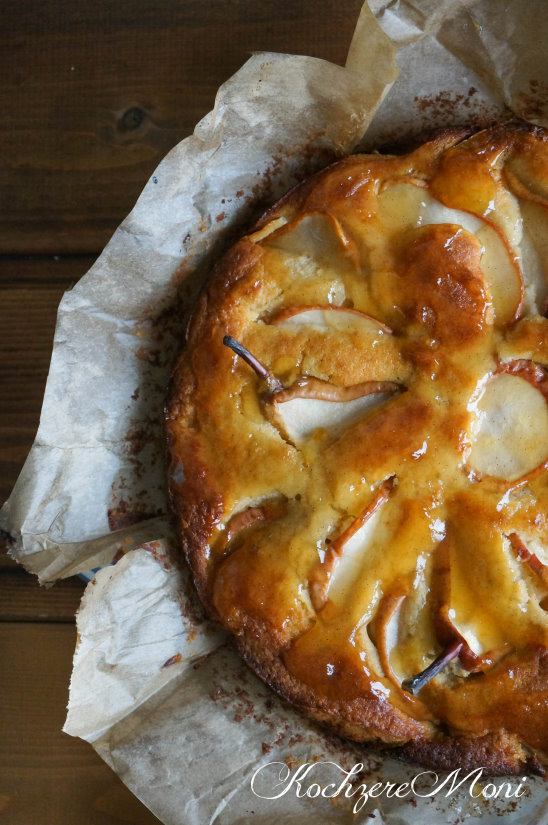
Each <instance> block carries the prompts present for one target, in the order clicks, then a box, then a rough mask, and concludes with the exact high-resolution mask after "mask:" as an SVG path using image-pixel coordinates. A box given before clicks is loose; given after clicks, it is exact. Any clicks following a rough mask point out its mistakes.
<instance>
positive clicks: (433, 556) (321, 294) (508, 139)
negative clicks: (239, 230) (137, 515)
mask: <svg viewBox="0 0 548 825" xmlns="http://www.w3.org/2000/svg"><path fill="white" fill-rule="evenodd" d="M547 198H548V135H547V133H546V132H544V131H543V130H541V129H539V128H536V127H529V126H526V125H506V126H500V127H497V128H493V129H490V130H486V131H483V132H479V133H477V134H475V135H473V136H471V137H468V136H467V135H466V133H465V132H464V131H463V130H458V129H456V130H450V131H447V132H445V133H443V134H440V135H438V136H437V137H436V138H435V139H433V140H431V141H429V142H428V143H426V144H424V145H423V146H421V147H420V148H419V149H417V150H416V151H414V152H412V153H411V154H409V155H406V156H404V157H399V156H383V155H377V154H374V155H355V156H351V157H348V158H346V159H344V160H342V161H340V162H338V163H335V164H333V165H332V166H330V167H328V168H327V169H324V170H323V171H321V172H319V173H318V174H316V175H315V176H314V177H312V178H311V179H309V180H308V181H306V182H305V183H303V184H301V185H300V186H298V187H296V188H295V189H294V190H292V191H291V192H290V193H288V194H287V195H286V196H285V197H284V198H283V199H282V200H281V201H280V202H279V203H278V204H277V205H276V206H274V207H273V208H272V209H271V210H270V211H269V212H268V213H267V214H266V215H265V216H264V217H263V218H262V219H261V221H260V222H259V224H258V225H257V226H256V227H255V228H254V230H253V232H252V233H250V234H249V235H247V236H246V237H244V238H242V239H241V240H240V241H239V242H238V243H236V244H235V246H233V247H232V249H231V250H230V251H229V252H228V253H227V254H226V255H225V256H224V258H223V259H222V260H221V261H220V262H219V264H218V266H217V267H216V269H215V271H214V272H213V274H212V276H211V278H210V280H209V283H208V284H207V287H206V289H205V290H204V292H203V293H202V295H201V298H200V300H199V302H198V305H197V307H196V310H195V312H194V314H193V317H192V319H191V323H190V325H189V329H188V335H187V345H186V348H185V351H184V352H183V354H182V356H181V358H180V360H179V362H178V364H177V368H176V370H175V373H174V376H173V381H172V386H171V390H170V397H169V402H168V406H167V413H166V418H167V431H168V442H169V457H170V461H169V486H170V494H171V498H172V503H173V508H174V511H175V513H176V515H177V517H178V522H179V525H180V535H181V542H182V546H183V549H184V552H185V555H186V558H187V560H188V563H189V565H190V567H191V569H192V572H193V576H194V580H195V583H196V587H197V590H198V593H199V595H200V598H201V600H202V602H203V603H204V605H205V607H206V609H207V610H208V612H209V613H210V615H211V616H213V617H214V618H216V619H217V620H218V621H219V622H221V624H222V625H223V626H224V627H225V628H227V629H228V630H230V631H231V632H232V633H233V634H234V636H235V638H236V640H237V644H238V646H239V648H240V651H241V653H242V655H243V656H244V658H245V660H246V661H247V662H248V663H249V665H250V666H251V667H252V668H253V669H254V670H255V671H256V672H257V673H258V675H259V676H260V677H261V678H262V679H264V681H265V682H267V683H268V684H269V685H271V686H272V687H273V688H274V689H275V690H276V691H277V692H278V693H279V694H280V695H281V696H283V697H284V698H286V699H287V700H289V701H290V702H292V703H293V704H294V705H296V706H297V707H298V708H299V709H301V710H302V711H303V712H304V713H306V714H307V715H309V716H310V717H312V718H314V719H317V720H319V721H321V722H324V723H327V724H328V725H330V726H331V727H332V728H334V729H335V730H336V731H337V732H339V733H340V734H342V735H344V736H347V737H350V738H352V739H354V740H357V741H363V742H373V743H378V744H379V745H381V746H383V747H386V746H390V747H399V748H400V749H401V753H402V754H403V755H405V756H406V757H409V758H412V759H415V760H417V761H419V762H421V763H423V764H427V765H432V766H437V767H442V768H454V767H459V766H460V767H465V768H472V767H480V766H481V767H484V768H486V769H487V770H488V771H490V772H491V773H493V774H496V773H500V774H504V773H515V772H518V771H521V770H523V767H524V765H525V764H526V763H527V761H528V760H531V759H532V760H533V763H534V764H535V765H537V766H540V765H542V764H543V763H546V760H547V759H548V693H547V687H548V651H547V647H548V612H547V611H548V555H547V541H546V538H547V511H548V508H547V504H548V495H547V493H548V488H547V481H548V475H547V472H546V467H547V463H548V405H547V398H548V380H547V377H546V375H547V374H546V369H547V368H548V321H547V320H546V319H545V317H544V309H545V305H546V304H545V302H546V295H547V293H548V288H547V283H548V242H547V241H546V237H548V211H547V210H548V200H547ZM227 335H228V336H232V339H231V340H229V341H227V342H225V343H227V344H228V346H227V345H225V344H223V339H224V338H225V336H227ZM233 339H235V340H236V342H240V343H241V344H242V345H243V346H244V347H245V350H244V351H243V354H242V351H241V350H240V351H239V352H240V354H236V352H235V351H233V349H231V348H230V347H231V346H232V347H235V346H236V345H235V344H234V340H233ZM246 352H247V353H249V354H250V355H249V357H248V358H247V363H246V357H247V356H246ZM529 764H531V762H529Z"/></svg>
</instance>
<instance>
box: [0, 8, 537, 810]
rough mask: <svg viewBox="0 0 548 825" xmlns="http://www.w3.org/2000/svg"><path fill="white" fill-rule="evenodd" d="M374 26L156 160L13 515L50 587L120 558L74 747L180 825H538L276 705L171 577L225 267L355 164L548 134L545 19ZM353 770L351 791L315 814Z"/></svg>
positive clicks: (226, 88) (57, 361) (492, 17)
mask: <svg viewBox="0 0 548 825" xmlns="http://www.w3.org/2000/svg"><path fill="white" fill-rule="evenodd" d="M369 5H370V7H371V10H372V11H373V12H374V14H375V16H376V18H377V21H378V24H377V23H376V22H375V20H374V19H373V16H372V13H371V10H370V8H369V6H368V5H367V4H365V5H364V8H363V10H362V13H361V15H360V17H359V20H358V22H357V26H356V32H355V35H354V39H353V41H352V44H351V47H350V51H349V55H348V61H347V64H346V67H345V68H342V67H338V66H334V65H332V64H329V63H326V62H325V61H321V60H318V59H313V58H307V57H296V56H288V55H275V54H258V55H255V56H254V57H252V58H251V59H250V60H249V61H248V62H247V63H246V64H245V65H244V66H243V67H242V69H240V71H239V72H238V73H237V74H236V75H234V77H232V78H230V79H229V80H228V81H227V82H226V83H225V84H224V85H223V86H222V87H221V89H220V90H219V92H218V95H217V99H216V103H215V108H214V110H213V111H212V112H211V113H210V114H209V115H207V116H206V117H205V118H204V119H203V120H202V121H201V122H200V123H199V124H198V126H197V127H196V130H195V132H194V135H192V136H191V137H189V138H187V139H186V140H184V141H183V142H182V143H181V144H179V145H178V146H177V147H175V148H174V149H173V150H172V151H171V152H170V153H169V154H168V155H167V157H166V158H165V159H164V160H163V161H162V163H161V164H160V166H159V167H158V169H157V170H156V171H155V173H154V175H153V176H152V177H151V179H150V180H149V181H148V183H147V185H146V187H145V189H144V191H143V193H142V195H141V197H140V198H139V201H138V202H137V204H136V206H135V209H134V210H133V212H132V213H131V214H130V215H129V217H128V218H127V219H126V220H125V221H124V222H123V223H122V225H121V226H120V227H119V229H118V230H117V232H116V233H115V235H114V236H113V238H112V240H111V242H110V243H109V244H108V246H107V247H106V249H105V251H104V252H103V254H102V255H101V256H100V258H99V259H98V261H97V262H96V264H95V265H94V266H93V267H92V269H91V270H90V271H89V272H88V274H87V275H86V276H84V278H82V279H81V280H80V281H79V283H78V284H77V285H76V286H75V287H74V288H73V289H72V290H71V291H70V292H68V293H67V294H66V295H65V297H64V298H63V301H62V303H61V306H60V309H59V316H58V323H57V329H56V333H55V341H54V352H53V357H52V363H51V368H50V373H49V377H48V383H47V387H46V393H45V398H44V405H43V410H42V417H41V422H40V427H39V430H38V434H37V437H36V441H35V444H34V446H33V448H32V450H31V452H30V454H29V457H28V460H27V462H26V464H25V467H24V468H23V471H22V473H21V476H20V478H19V480H18V482H17V485H16V487H15V489H14V491H13V494H12V496H11V497H10V499H9V501H8V502H7V503H6V504H5V505H4V508H3V509H2V511H1V514H0V527H1V528H3V529H4V530H6V531H7V532H9V533H10V534H11V536H12V539H13V554H14V556H15V557H16V558H17V559H18V560H20V561H21V562H22V563H23V564H24V565H25V566H26V567H27V569H29V570H31V571H32V572H35V573H36V574H37V575H38V576H39V577H40V580H41V581H42V582H53V581H54V580H55V579H57V578H59V577H63V576H68V575H72V574H74V573H76V572H79V571H82V570H87V569H89V568H95V567H100V566H103V565H109V564H110V563H111V562H112V561H113V559H119V560H118V562H117V563H116V564H115V565H114V566H108V567H105V568H104V569H102V570H100V572H99V573H98V574H97V577H96V579H95V580H94V582H93V583H92V584H90V585H89V586H88V589H87V590H86V593H85V596H84V599H83V602H82V606H81V609H80V611H79V614H78V632H79V643H78V647H77V651H76V654H75V663H74V673H73V678H72V682H71V691H70V702H69V712H68V718H67V722H66V727H65V729H66V730H67V732H69V733H71V734H73V735H77V736H81V737H83V738H84V739H87V740H88V741H90V742H92V743H93V745H94V747H95V748H96V750H97V751H98V752H99V753H100V754H101V756H102V757H103V758H104V759H105V760H106V761H107V762H108V763H109V764H110V765H111V766H112V767H113V768H114V770H115V771H116V772H117V773H118V774H119V775H120V776H121V777H122V779H123V780H124V781H125V782H126V784H128V786H129V787H130V788H131V789H132V790H133V791H134V792H135V793H136V795H137V796H139V797H140V798H141V799H142V800H143V801H144V802H145V804H147V805H148V806H149V807H150V808H151V809H152V810H153V811H154V812H155V813H156V814H157V815H158V816H159V817H160V818H161V819H162V821H164V822H165V823H166V825H183V823H184V825H194V823H196V825H198V823H199V825H203V823H211V824H212V825H213V823H216V824H217V823H218V825H236V823H245V822H248V821H253V822H260V823H265V825H266V823H271V822H282V821H283V822H286V823H297V822H299V823H307V822H310V823H319V822H322V823H323V822H325V823H338V822H365V821H367V822H374V821H376V822H386V823H391V824H393V825H398V823H400V822H408V821H409V820H410V819H413V821H415V820H416V821H420V822H424V823H429V822H432V823H433V822H436V823H437V822H439V821H440V820H441V819H443V820H444V821H446V822H448V823H452V822H455V823H456V822H457V821H459V822H460V821H462V819H466V821H468V822H476V821H480V820H481V822H483V823H484V825H485V823H490V822H494V821H497V822H498V821H500V816H507V817H508V818H509V819H511V821H512V823H520V824H521V823H525V822H529V821H535V822H540V821H541V817H545V818H548V812H547V811H546V810H542V804H543V802H544V800H545V797H546V793H545V790H544V786H543V783H542V782H541V781H540V780H538V779H533V778H532V777H522V778H520V777H516V778H514V779H512V781H511V787H510V785H509V786H508V787H507V788H504V787H502V784H501V782H500V781H499V780H495V785H491V786H489V785H486V784H485V782H486V780H483V782H482V780H481V777H479V778H478V777H476V780H477V781H476V782H474V781H473V780H474V777H472V778H468V780H467V781H466V782H465V783H464V784H463V785H462V786H461V787H460V789H459V790H457V791H455V792H454V793H451V794H450V795H449V796H446V791H447V787H448V786H447V785H444V786H443V787H442V789H441V790H436V781H435V780H434V777H433V776H432V775H431V774H423V775H422V776H421V777H418V779H417V780H416V785H415V786H414V788H415V791H416V792H415V793H413V794H409V793H407V794H406V793H405V789H403V790H401V788H400V786H401V784H402V783H404V782H408V783H412V782H413V777H417V776H418V774H420V773H421V770H420V769H419V768H417V767H416V766H409V765H404V764H401V763H399V762H396V761H395V760H392V759H389V758H381V757H380V756H379V755H375V754H372V753H370V752H369V751H367V750H365V749H364V748H361V747H358V746H356V745H353V744H351V743H348V742H342V741H341V740H339V739H337V738H336V737H333V736H331V735H329V734H326V733H325V732H322V731H320V730H319V728H318V727H317V726H315V725H313V724H312V723H311V722H308V721H307V720H306V719H303V718H302V717H301V716H300V715H299V714H297V713H296V712H295V711H293V710H291V709H288V708H287V707H286V706H285V705H283V704H282V703H281V702H280V701H279V700H278V699H277V697H275V696H274V695H273V694H272V693H271V692H270V691H269V690H268V689H267V688H266V687H264V686H263V685H262V683H260V682H259V681H258V680H257V679H256V678H255V677H254V676H253V674H251V673H250V672H249V671H248V670H247V669H246V668H245V666H244V665H243V664H242V663H241V662H240V660H239V659H238V657H237V656H236V655H235V653H234V651H233V650H232V648H231V645H230V642H229V640H228V639H227V638H226V637H225V635H224V633H223V632H222V631H221V630H219V629H218V628H217V627H215V626H213V625H212V624H211V623H209V622H207V621H206V620H204V619H203V617H202V616H201V614H200V611H199V608H198V607H197V605H196V603H195V599H194V597H193V591H192V588H191V585H190V582H189V581H188V577H187V573H186V571H185V569H184V567H183V566H182V564H180V563H177V561H176V560H174V556H176V553H175V554H174V552H173V547H174V540H173V537H172V535H171V524H170V520H169V516H168V509H167V502H166V491H165V482H164V457H163V450H164V447H163V422H162V406H163V398H164V394H165V391H166V389H165V388H166V384H167V380H168V375H169V372H170V369H171V366H172V364H173V361H174V358H175V356H176V354H177V352H178V350H179V348H180V346H181V341H182V334H183V328H184V323H185V318H186V311H187V308H188V307H189V306H190V305H191V304H192V300H193V297H194V295H195V294H196V290H197V289H198V288H199V286H200V284H201V283H202V282H203V279H204V277H205V275H206V273H207V270H208V267H209V266H210V264H211V261H213V260H214V259H215V257H216V256H217V255H218V254H219V251H220V250H222V249H223V248H224V247H225V246H226V245H227V244H228V243H229V241H230V239H231V238H232V237H233V236H234V235H235V234H236V233H237V232H238V231H240V230H242V229H243V228H244V227H245V225H246V224H249V222H250V221H252V220H253V219H254V218H256V217H257V215H258V214H259V213H260V211H261V208H263V207H265V206H267V205H268V204H269V203H271V202H272V201H274V200H275V199H276V198H277V197H278V196H279V195H280V194H282V192H283V191H285V189H287V188H288V187H289V186H291V185H292V184H293V183H294V182H296V181H297V180H299V179H301V178H302V177H305V176H306V175H307V174H309V173H310V172H312V171H313V170H314V169H316V168H318V167H319V166H321V165H323V164H324V163H325V162H327V161H329V160H331V159H333V158H335V157H337V156H340V155H343V154H346V153H348V152H349V151H352V150H353V149H354V148H355V147H365V148H369V149H371V148H373V147H375V146H378V145H381V144H390V143H393V142H396V141H398V140H401V139H402V138H409V137H413V136H419V135H421V134H422V133H423V132H424V131H425V130H429V129H432V128H434V127H440V126H445V125H452V124H457V123H458V124H462V123H469V124H476V125H482V124H484V123H487V122H489V121H491V120H497V119H501V118H505V117H507V116H509V115H513V116H515V115H517V116H521V117H524V118H527V119H529V120H531V121H533V122H537V123H540V124H544V125H548V86H547V84H548V71H547V69H548V66H547V61H548V55H547V54H546V53H545V49H544V43H545V42H546V34H548V32H547V31H546V27H547V23H546V15H545V14H544V13H543V12H544V8H543V4H542V3H541V2H539V0H537V2H528V3H525V4H524V3H523V2H519V3H518V2H517V0H515V1H514V2H505V3H504V5H502V4H501V3H500V0H440V1H439V2H438V1H437V0H414V2H404V1H403V0H402V2H381V0H370V4H369ZM396 77H397V79H396ZM394 81H395V82H394ZM359 765H361V768H360V769H359V771H358V770H356V771H354V773H352V771H353V769H354V767H355V766H359ZM299 770H300V771H301V774H297V771H299ZM303 771H308V773H306V776H305V777H304V778H302V781H301V782H300V784H299V782H297V780H295V781H293V780H294V777H295V776H297V778H298V776H301V777H303V776H304V774H303ZM345 771H347V772H350V776H351V778H352V782H353V786H352V787H353V788H358V791H356V793H355V794H354V795H353V796H351V795H350V793H348V794H347V793H346V791H345V790H344V786H341V787H343V790H341V792H340V793H339V794H338V795H336V796H332V797H331V798H329V794H328V793H326V794H324V795H322V794H321V792H320V791H321V789H322V788H323V789H324V791H325V789H326V788H328V787H329V786H330V785H331V786H332V787H333V788H334V787H336V786H337V787H338V785H340V783H341V782H342V781H343V780H344V776H345V773H344V772H345ZM462 778H463V777H462V775H461V776H460V777H459V778H458V779H462ZM458 779H457V780H456V781H458ZM521 780H523V781H522V782H521ZM439 781H440V782H442V781H445V778H443V779H442V777H441V776H440V780H439ZM375 782H379V783H381V787H382V788H384V787H385V783H386V782H392V783H393V788H392V791H390V789H388V790H383V791H382V792H381V793H380V794H379V792H378V788H377V791H376V792H372V793H370V794H369V796H368V798H364V799H362V798H361V796H360V793H359V787H360V784H361V785H365V786H366V789H367V788H369V789H371V787H372V786H373V785H374V784H375ZM520 782H521V785H520ZM337 783H338V785H337ZM383 783H384V784H383ZM288 784H289V789H288V790H287V791H286V792H283V789H284V787H285V786H286V785H288ZM307 788H309V789H310V788H312V790H309V791H307V790H306V789H307ZM397 788H400V791H399V792H398V795H396V789H397ZM316 789H318V790H317V791H316ZM471 789H472V792H471ZM482 789H483V790H482ZM497 789H498V790H497ZM297 791H299V793H297ZM316 792H317V794H319V795H316V796H315V794H316ZM495 792H496V796H495V795H494V794H495ZM516 793H522V795H521V796H519V797H517V796H514V795H510V797H509V798H508V797H507V796H506V795H505V794H516ZM362 796H367V795H366V794H365V792H364V793H363V794H362ZM489 797H491V798H489Z"/></svg>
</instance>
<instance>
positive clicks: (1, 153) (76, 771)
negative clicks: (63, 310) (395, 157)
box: [0, 0, 361, 825]
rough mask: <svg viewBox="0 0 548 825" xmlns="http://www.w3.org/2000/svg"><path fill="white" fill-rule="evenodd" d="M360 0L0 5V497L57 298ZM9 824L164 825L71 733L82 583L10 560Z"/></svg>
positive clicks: (4, 718) (28, 437) (36, 394)
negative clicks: (278, 59) (252, 72)
mask: <svg viewBox="0 0 548 825" xmlns="http://www.w3.org/2000/svg"><path fill="white" fill-rule="evenodd" d="M360 7H361V0H346V1H345V2H344V3H341V2H340V0H300V2H294V0H156V2H154V3H153V2H150V0H131V1H130V0H125V2H120V3H113V2H112V0H78V2H77V3H64V2H62V0H25V2H23V3H22V2H20V0H4V2H3V3H2V7H1V8H0V41H1V43H0V65H1V73H0V76H1V77H2V83H1V84H0V101H1V105H0V112H1V114H0V180H1V182H2V186H1V190H0V191H1V198H2V200H1V206H0V323H1V326H0V329H1V332H2V335H1V339H0V341H1V343H0V346H1V348H2V357H1V358H0V500H2V501H3V500H4V499H5V498H7V496H8V495H9V493H10V491H11V488H12V486H13V484H14V482H15V479H16V477H17V475H18V473H19V470H20V469H21V466H22V464H23V461H24V459H25V457H26V454H27V452H28V449H29V447H30V445H31V443H32V441H33V438H34V435H35V432H36V428H37V424H38V418H39V413H40V405H41V400H42V394H43V390H44V385H45V381H46V375H47V371H48V364H49V358H50V354H51V342H52V338H53V330H54V325H55V314H56V308H57V304H58V302H59V300H60V298H61V295H62V294H63V292H64V291H65V290H66V289H68V288H70V286H71V285H73V284H74V283H75V282H76V281H77V280H78V279H79V278H80V277H81V276H82V275H83V274H84V273H85V272H86V271H87V269H88V268H89V267H90V265H91V264H92V262H93V261H94V259H95V257H96V256H97V254H98V253H99V252H100V251H101V249H102V248H103V247H104V246H105V244H106V243H107V241H108V239H109V237H110V236H111V234H112V232H113V231H114V229H115V228H116V226H117V225H118V224H119V223H120V221H121V220H122V219H123V218H124V217H125V215H126V214H127V213H128V212H129V211H130V209H131V208H132V206H133V204H134V202H135V200H136V198H137V196H138V194H139V192H140V190H141V189H142V187H143V186H144V183H145V182H146V180H147V178H148V177H149V176H150V174H151V172H152V171H153V170H154V168H155V166H156V165H157V164H158V162H159V161H160V159H161V158H162V157H163V155H164V154H165V153H166V152H167V151H168V149H170V148H171V147H172V146H173V145H175V144H176V143H177V142H178V141H180V140H181V139H182V138H184V137H186V136H187V135H188V134H190V133H191V132H192V130H193V128H194V125H195V124H196V122H197V121H198V120H199V119H200V118H201V117H202V116H203V115H205V114H206V113H207V112H208V111H209V110H210V109H211V108H212V106H213V103H214V98H215V91H216V89H217V88H218V86H219V85H220V84H221V83H222V82H223V81H224V80H226V79H227V78H228V77H229V76H230V75H231V74H232V73H233V72H234V71H235V70H236V69H238V67H239V66H240V65H241V64H242V63H243V62H244V61H245V60H246V59H247V57H249V55H250V54H251V53H252V52H253V51H261V50H267V51H278V52H291V53H297V54H311V55H315V56H318V57H323V58H326V59H328V60H331V61H333V62H335V63H343V62H344V59H345V55H346V51H347V48H348V44H349V42H350V39H351V35H352V31H353V28H354V25H355V21H356V19H357V17H358V13H359V9H360ZM0 584H1V587H0V620H1V624H0V651H1V653H0V656H1V661H2V665H3V677H2V680H1V687H0V690H1V697H0V719H1V728H0V731H1V737H0V759H1V763H2V764H1V770H0V819H1V821H2V822H3V823H5V825H76V823H78V825H88V824H89V825H111V823H140V824H141V825H148V823H153V822H157V821H158V820H157V819H156V818H155V817H154V816H153V815H152V814H151V813H150V812H149V811H148V810H147V809H146V808H145V807H144V806H143V805H142V804H141V803H140V802H139V801H138V800H137V799H135V797H134V796H133V795H132V794H131V793H130V792H129V791H128V790H127V788H125V786H124V785H123V784H122V782H121V781H120V780H119V779H118V777H117V776H116V775H115V774H114V773H112V771H111V770H110V769H109V768H108V767H107V766H106V765H105V764H104V763H103V762H102V761H101V760H100V759H99V757H98V756H96V754H95V752H94V751H93V750H92V748H91V747H90V746H89V745H87V744H86V743H85V742H83V741H80V740H76V739H72V738H71V737H69V736H66V735H65V734H63V733H61V727H62V724H63V721H64V715H65V707H66V702H67V694H68V684H69V677H70V671H71V659H72V652H73V648H74V642H75V629H74V613H75V610H76V608H77V606H78V603H79V599H80V597H81V594H82V591H83V588H84V585H83V582H81V581H80V580H79V579H70V580H66V581H63V582H60V583H58V584H57V585H55V587H53V588H52V589H48V590H46V589H44V588H40V587H39V586H38V584H37V582H36V581H35V579H34V578H33V577H32V576H30V575H29V574H27V573H26V572H25V571H24V570H23V569H22V568H20V567H18V566H17V565H16V564H15V562H12V561H10V559H9V558H8V557H7V555H5V554H3V555H2V556H1V557H0Z"/></svg>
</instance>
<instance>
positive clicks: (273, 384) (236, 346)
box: [223, 335, 283, 392]
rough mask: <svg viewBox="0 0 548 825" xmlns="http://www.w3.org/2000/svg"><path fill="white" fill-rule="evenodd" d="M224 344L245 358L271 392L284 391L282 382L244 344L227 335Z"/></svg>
mask: <svg viewBox="0 0 548 825" xmlns="http://www.w3.org/2000/svg"><path fill="white" fill-rule="evenodd" d="M223 344H224V345H225V347H228V348H229V349H231V350H232V351H233V352H235V353H236V355H239V356H240V358H243V360H244V361H245V362H246V364H249V366H250V367H251V369H252V370H253V371H254V372H255V373H256V374H257V375H258V376H259V378H263V379H264V380H265V381H266V383H267V384H268V388H269V390H270V391H271V392H280V390H283V384H282V382H281V381H280V380H279V379H278V378H276V376H275V375H273V374H272V373H271V372H270V370H269V369H268V368H267V367H265V365H264V364H261V362H260V361H259V359H258V358H255V356H254V355H252V354H251V353H250V352H249V350H248V349H246V348H245V347H244V345H243V344H240V342H239V341H236V339H235V338H233V337H232V335H225V337H224V338H223Z"/></svg>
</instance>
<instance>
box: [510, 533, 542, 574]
mask: <svg viewBox="0 0 548 825" xmlns="http://www.w3.org/2000/svg"><path fill="white" fill-rule="evenodd" d="M507 538H508V541H509V542H510V545H511V547H512V550H514V552H515V553H516V555H517V556H518V557H519V558H520V559H521V560H522V561H523V562H525V564H526V565H527V566H528V567H529V568H530V569H531V570H532V571H533V573H535V574H536V575H537V576H538V577H539V579H540V580H541V582H542V583H543V584H544V585H545V586H546V587H548V565H546V564H544V563H543V562H542V561H541V560H540V559H539V557H538V556H537V555H536V554H535V553H531V551H530V550H529V549H528V547H527V546H526V544H525V542H524V541H523V539H521V538H520V537H519V536H518V534H517V533H510V534H509V535H508V536H507Z"/></svg>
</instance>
